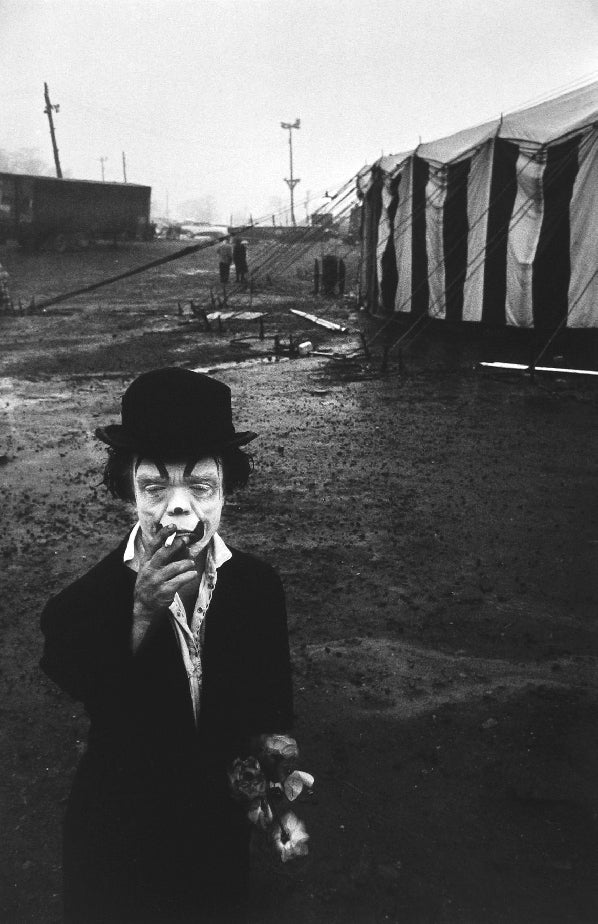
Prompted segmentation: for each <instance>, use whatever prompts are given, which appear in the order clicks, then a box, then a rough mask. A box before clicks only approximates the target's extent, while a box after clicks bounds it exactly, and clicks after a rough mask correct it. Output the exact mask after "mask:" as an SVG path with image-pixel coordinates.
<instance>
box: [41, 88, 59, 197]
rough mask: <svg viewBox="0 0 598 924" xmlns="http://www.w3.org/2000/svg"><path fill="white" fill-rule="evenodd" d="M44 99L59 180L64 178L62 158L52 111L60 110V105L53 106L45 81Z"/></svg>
mask: <svg viewBox="0 0 598 924" xmlns="http://www.w3.org/2000/svg"><path fill="white" fill-rule="evenodd" d="M44 99H45V101H46V108H45V109H44V112H45V113H46V115H47V116H48V122H49V123H50V137H51V138H52V150H53V151H54V163H55V164H56V176H57V177H58V179H59V180H61V179H62V170H61V168H60V159H59V157H58V146H57V144H56V133H55V132H54V119H53V118H52V112H60V105H58V106H53V105H52V103H51V102H50V92H49V90H48V84H47V83H44Z"/></svg>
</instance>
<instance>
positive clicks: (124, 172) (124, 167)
mask: <svg viewBox="0 0 598 924" xmlns="http://www.w3.org/2000/svg"><path fill="white" fill-rule="evenodd" d="M123 178H124V181H125V183H126V182H127V159H126V157H125V152H124V151H123Z"/></svg>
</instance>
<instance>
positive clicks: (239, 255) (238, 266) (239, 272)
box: [233, 236, 247, 283]
mask: <svg viewBox="0 0 598 924" xmlns="http://www.w3.org/2000/svg"><path fill="white" fill-rule="evenodd" d="M233 260H234V262H235V275H236V279H237V282H241V283H245V282H247V245H246V244H245V241H242V240H241V238H240V237H238V236H237V237H235V240H234V244H233Z"/></svg>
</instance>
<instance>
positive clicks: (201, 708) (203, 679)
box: [41, 369, 292, 924]
mask: <svg viewBox="0 0 598 924" xmlns="http://www.w3.org/2000/svg"><path fill="white" fill-rule="evenodd" d="M96 434H97V436H98V437H99V439H101V440H102V441H103V442H104V443H106V444H107V445H108V447H109V449H108V461H107V465H106V468H105V472H104V482H105V484H106V486H107V487H108V488H109V490H110V491H111V492H112V494H113V495H114V496H116V497H118V498H121V499H122V500H123V501H125V502H126V503H128V504H129V505H130V506H131V510H132V511H133V512H134V515H135V524H134V526H133V527H132V529H131V531H130V532H129V534H128V535H127V536H125V537H124V538H123V540H122V542H121V543H120V544H119V545H118V546H117V548H116V549H114V551H112V552H111V553H110V554H109V555H108V556H107V557H106V558H104V559H103V560H102V561H100V562H99V564H97V565H96V566H95V567H94V568H92V570H91V571H89V572H88V573H87V574H85V575H84V576H83V577H81V578H80V579H79V580H77V581H75V583H74V584H72V585H71V586H70V587H67V588H66V589H65V590H63V591H62V592H61V593H59V594H58V595H57V596H56V597H54V598H53V599H51V600H50V601H49V602H48V604H47V605H46V607H45V609H44V612H43V614H42V629H43V632H44V635H45V648H44V654H43V658H42V662H41V664H42V668H43V669H44V671H45V672H46V673H47V674H48V675H49V676H50V677H51V678H52V679H53V680H54V681H56V682H57V683H58V684H59V686H60V687H62V689H64V690H65V691H66V692H68V693H69V694H71V695H72V696H74V697H76V698H77V699H79V700H81V701H82V702H83V703H84V705H85V709H86V711H87V713H88V715H89V719H90V731H89V741H88V747H87V750H86V753H85V754H84V756H83V758H82V760H81V763H80V765H79V767H78V770H77V773H76V776H75V780H74V784H73V788H72V792H71V795H70V798H69V803H68V807H67V812H66V818H65V825H64V864H63V866H64V905H65V921H67V922H69V924H100V922H101V924H133V922H139V924H141V922H143V924H183V922H185V924H187V922H191V921H193V922H195V924H200V922H203V921H208V920H209V921H213V920H226V921H237V920H242V919H243V913H244V911H243V909H244V906H245V901H246V893H247V877H248V868H249V835H250V824H249V822H248V819H247V814H246V812H244V811H243V809H242V807H241V806H240V805H239V803H238V802H236V801H235V800H234V799H233V798H231V795H230V791H229V787H228V778H227V770H228V768H230V766H231V764H232V762H233V761H234V760H235V759H236V758H238V757H239V756H243V755H248V754H250V753H251V751H252V747H253V746H254V744H253V743H254V742H255V741H258V740H260V741H263V740H264V736H266V738H267V736H269V735H279V734H282V735H285V734H287V733H288V731H289V730H290V728H291V723H292V691H291V678H290V663H289V648H288V637H287V628H286V614H285V602H284V594H283V590H282V586H281V583H280V580H279V578H278V577H277V575H276V574H275V572H274V571H273V570H272V568H271V567H270V566H269V565H267V564H265V563H264V562H262V561H260V560H259V559H257V558H256V557H254V556H253V555H250V554H247V553H245V552H241V551H238V550H237V549H234V548H232V547H229V546H228V545H227V544H226V543H225V541H224V540H223V538H222V537H221V536H220V533H219V528H220V518H221V513H222V509H223V505H224V502H225V497H226V495H227V493H228V492H230V491H231V490H233V489H235V488H238V487H241V486H243V485H245V484H246V483H247V480H248V478H249V475H250V472H251V457H250V456H249V455H248V454H247V452H246V451H245V450H244V449H243V448H242V447H243V446H245V445H246V444H247V443H249V442H250V441H251V440H253V439H254V437H255V435H256V434H255V433H253V432H251V431H242V432H238V431H236V430H235V428H234V426H233V421H232V413H231V394H230V389H229V388H228V387H227V386H226V385H224V384H223V383H221V382H218V381H216V380H214V379H212V378H210V377H208V376H205V375H201V374H199V373H194V372H189V371H187V370H184V369H160V370H157V371H153V372H148V373H145V374H143V375H141V376H140V377H139V378H137V379H136V380H135V381H134V382H133V383H132V384H131V385H130V386H129V388H128V389H127V391H126V392H125V394H124V396H123V400H122V423H121V424H111V425H108V426H106V427H101V428H99V429H98V430H97V431H96Z"/></svg>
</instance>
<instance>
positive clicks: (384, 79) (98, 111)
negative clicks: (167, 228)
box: [0, 0, 598, 222]
mask: <svg viewBox="0 0 598 924" xmlns="http://www.w3.org/2000/svg"><path fill="white" fill-rule="evenodd" d="M0 26H1V33H0V34H1V35H2V52H1V54H0V87H1V90H0V98H1V99H2V118H1V120H0V148H3V149H5V150H16V149H19V148H24V147H27V148H35V149H37V150H38V152H39V154H40V155H41V156H42V157H43V159H44V160H46V161H47V163H48V164H49V165H51V164H52V163H53V158H52V149H51V144H50V137H49V131H48V122H47V118H46V116H45V115H44V113H43V109H44V102H43V84H44V81H47V83H48V84H49V87H50V94H51V99H52V103H59V104H60V112H59V113H58V114H57V115H56V117H55V124H56V132H57V138H58V146H59V148H60V157H61V162H62V166H63V170H65V171H68V172H69V174H70V175H71V176H74V177H81V178H85V179H100V178H101V166H100V161H99V158H100V157H106V158H108V159H107V160H106V162H105V171H106V179H107V180H118V181H120V180H122V176H123V174H122V156H121V152H122V151H125V152H126V159H127V173H128V179H129V181H130V182H138V183H145V184H148V185H151V186H152V187H153V199H154V204H155V207H156V209H157V211H158V212H162V213H163V212H164V209H165V203H166V196H167V195H168V201H169V205H170V213H171V215H174V214H175V213H176V209H177V206H178V203H180V202H183V201H185V200H189V199H196V198H202V197H206V196H212V197H213V198H214V200H215V203H216V210H215V215H214V218H215V219H216V220H218V221H222V222H228V221H229V218H230V215H231V213H232V214H234V220H235V221H236V222H242V221H244V220H245V219H246V218H247V217H248V215H249V214H251V215H252V216H253V218H254V219H256V220H257V219H259V218H262V216H264V215H266V214H270V213H271V212H272V211H274V210H276V209H278V208H282V207H284V206H286V205H287V204H288V197H289V194H288V187H287V186H286V185H285V183H284V178H285V177H288V176H289V163H288V154H289V149H288V132H285V131H283V130H282V128H281V127H280V122H281V121H290V122H292V121H294V120H295V119H296V118H297V117H299V118H300V119H301V128H300V129H299V130H298V131H294V132H293V148H294V161H295V176H297V177H300V178H301V182H300V183H299V185H298V187H297V191H296V202H297V203H298V205H297V208H296V213H297V219H298V220H302V219H303V218H304V216H305V213H306V208H305V205H304V202H305V199H306V196H307V195H308V194H310V195H311V197H313V199H314V202H313V203H312V205H311V206H310V210H312V208H313V206H314V205H318V204H319V201H320V200H318V199H317V197H318V196H320V195H321V194H322V193H323V192H324V191H325V190H326V189H329V190H330V191H331V192H334V191H335V190H336V189H337V188H338V187H339V186H340V185H341V184H342V183H343V182H345V181H346V180H348V179H349V178H350V177H351V176H353V174H355V173H356V172H357V171H358V170H359V168H360V167H362V166H363V165H364V164H365V163H371V162H372V161H374V160H376V159H377V158H378V157H379V156H380V155H381V153H384V154H390V153H397V152H399V151H404V150H407V149H409V148H411V147H413V146H415V145H416V144H417V142H418V140H419V138H420V137H421V139H422V140H423V141H431V140H433V139H434V138H438V137H441V136H443V135H447V134H450V133H452V132H453V131H457V130H459V129H461V128H466V127H468V126H470V125H474V124H476V123H478V122H483V121H485V120H487V119H490V118H494V117H496V116H498V115H499V114H500V112H501V111H503V112H507V111H510V110H513V109H516V108H520V107H521V106H522V105H525V104H527V103H528V102H529V103H531V102H535V101H536V100H538V99H539V98H541V97H545V96H548V95H552V93H553V92H555V91H560V90H561V89H562V90H563V91H564V90H566V89H569V88H570V87H572V86H574V85H576V84H577V83H578V82H589V80H591V79H596V78H597V77H598V52H597V48H598V41H597V39H598V2H597V0H487V2H485V0H0Z"/></svg>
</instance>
